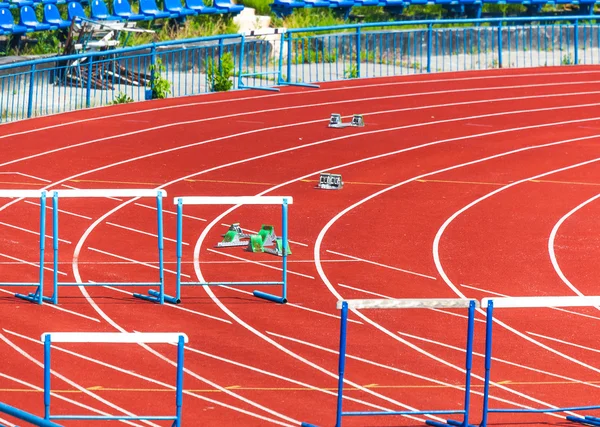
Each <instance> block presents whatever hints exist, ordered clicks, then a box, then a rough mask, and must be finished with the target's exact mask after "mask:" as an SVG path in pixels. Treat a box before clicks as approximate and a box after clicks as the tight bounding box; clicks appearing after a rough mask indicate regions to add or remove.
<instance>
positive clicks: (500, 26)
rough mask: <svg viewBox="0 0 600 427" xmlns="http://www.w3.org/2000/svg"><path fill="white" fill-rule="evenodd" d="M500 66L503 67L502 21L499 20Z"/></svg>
mask: <svg viewBox="0 0 600 427" xmlns="http://www.w3.org/2000/svg"><path fill="white" fill-rule="evenodd" d="M498 68H502V21H498Z"/></svg>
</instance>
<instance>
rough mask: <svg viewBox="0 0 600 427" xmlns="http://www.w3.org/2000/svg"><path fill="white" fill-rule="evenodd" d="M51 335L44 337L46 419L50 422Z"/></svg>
mask: <svg viewBox="0 0 600 427" xmlns="http://www.w3.org/2000/svg"><path fill="white" fill-rule="evenodd" d="M50 348H51V342H50V334H48V335H46V336H45V337H44V419H45V420H48V421H50Z"/></svg>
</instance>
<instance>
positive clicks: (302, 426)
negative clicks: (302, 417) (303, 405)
mask: <svg viewBox="0 0 600 427" xmlns="http://www.w3.org/2000/svg"><path fill="white" fill-rule="evenodd" d="M300 427H319V426H317V425H315V424H309V423H301V424H300Z"/></svg>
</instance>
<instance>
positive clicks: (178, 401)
mask: <svg viewBox="0 0 600 427" xmlns="http://www.w3.org/2000/svg"><path fill="white" fill-rule="evenodd" d="M183 350H184V339H183V335H179V341H178V343H177V389H176V396H175V405H176V406H177V413H176V417H177V419H176V420H175V422H174V423H173V427H181V405H182V404H183Z"/></svg>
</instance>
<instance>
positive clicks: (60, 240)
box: [0, 222, 71, 245]
mask: <svg viewBox="0 0 600 427" xmlns="http://www.w3.org/2000/svg"><path fill="white" fill-rule="evenodd" d="M0 225H3V226H5V227H8V228H14V229H15V230H19V231H24V232H25V233H29V234H34V235H36V236H39V235H40V232H39V231H33V230H28V229H27V228H23V227H18V226H16V225H12V224H8V223H6V222H0ZM45 237H46V239H52V236H51V235H49V234H46V235H45ZM58 241H59V242H63V243H66V244H68V245H70V244H71V242H69V241H68V240H65V239H61V238H60V237H59V238H58Z"/></svg>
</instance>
